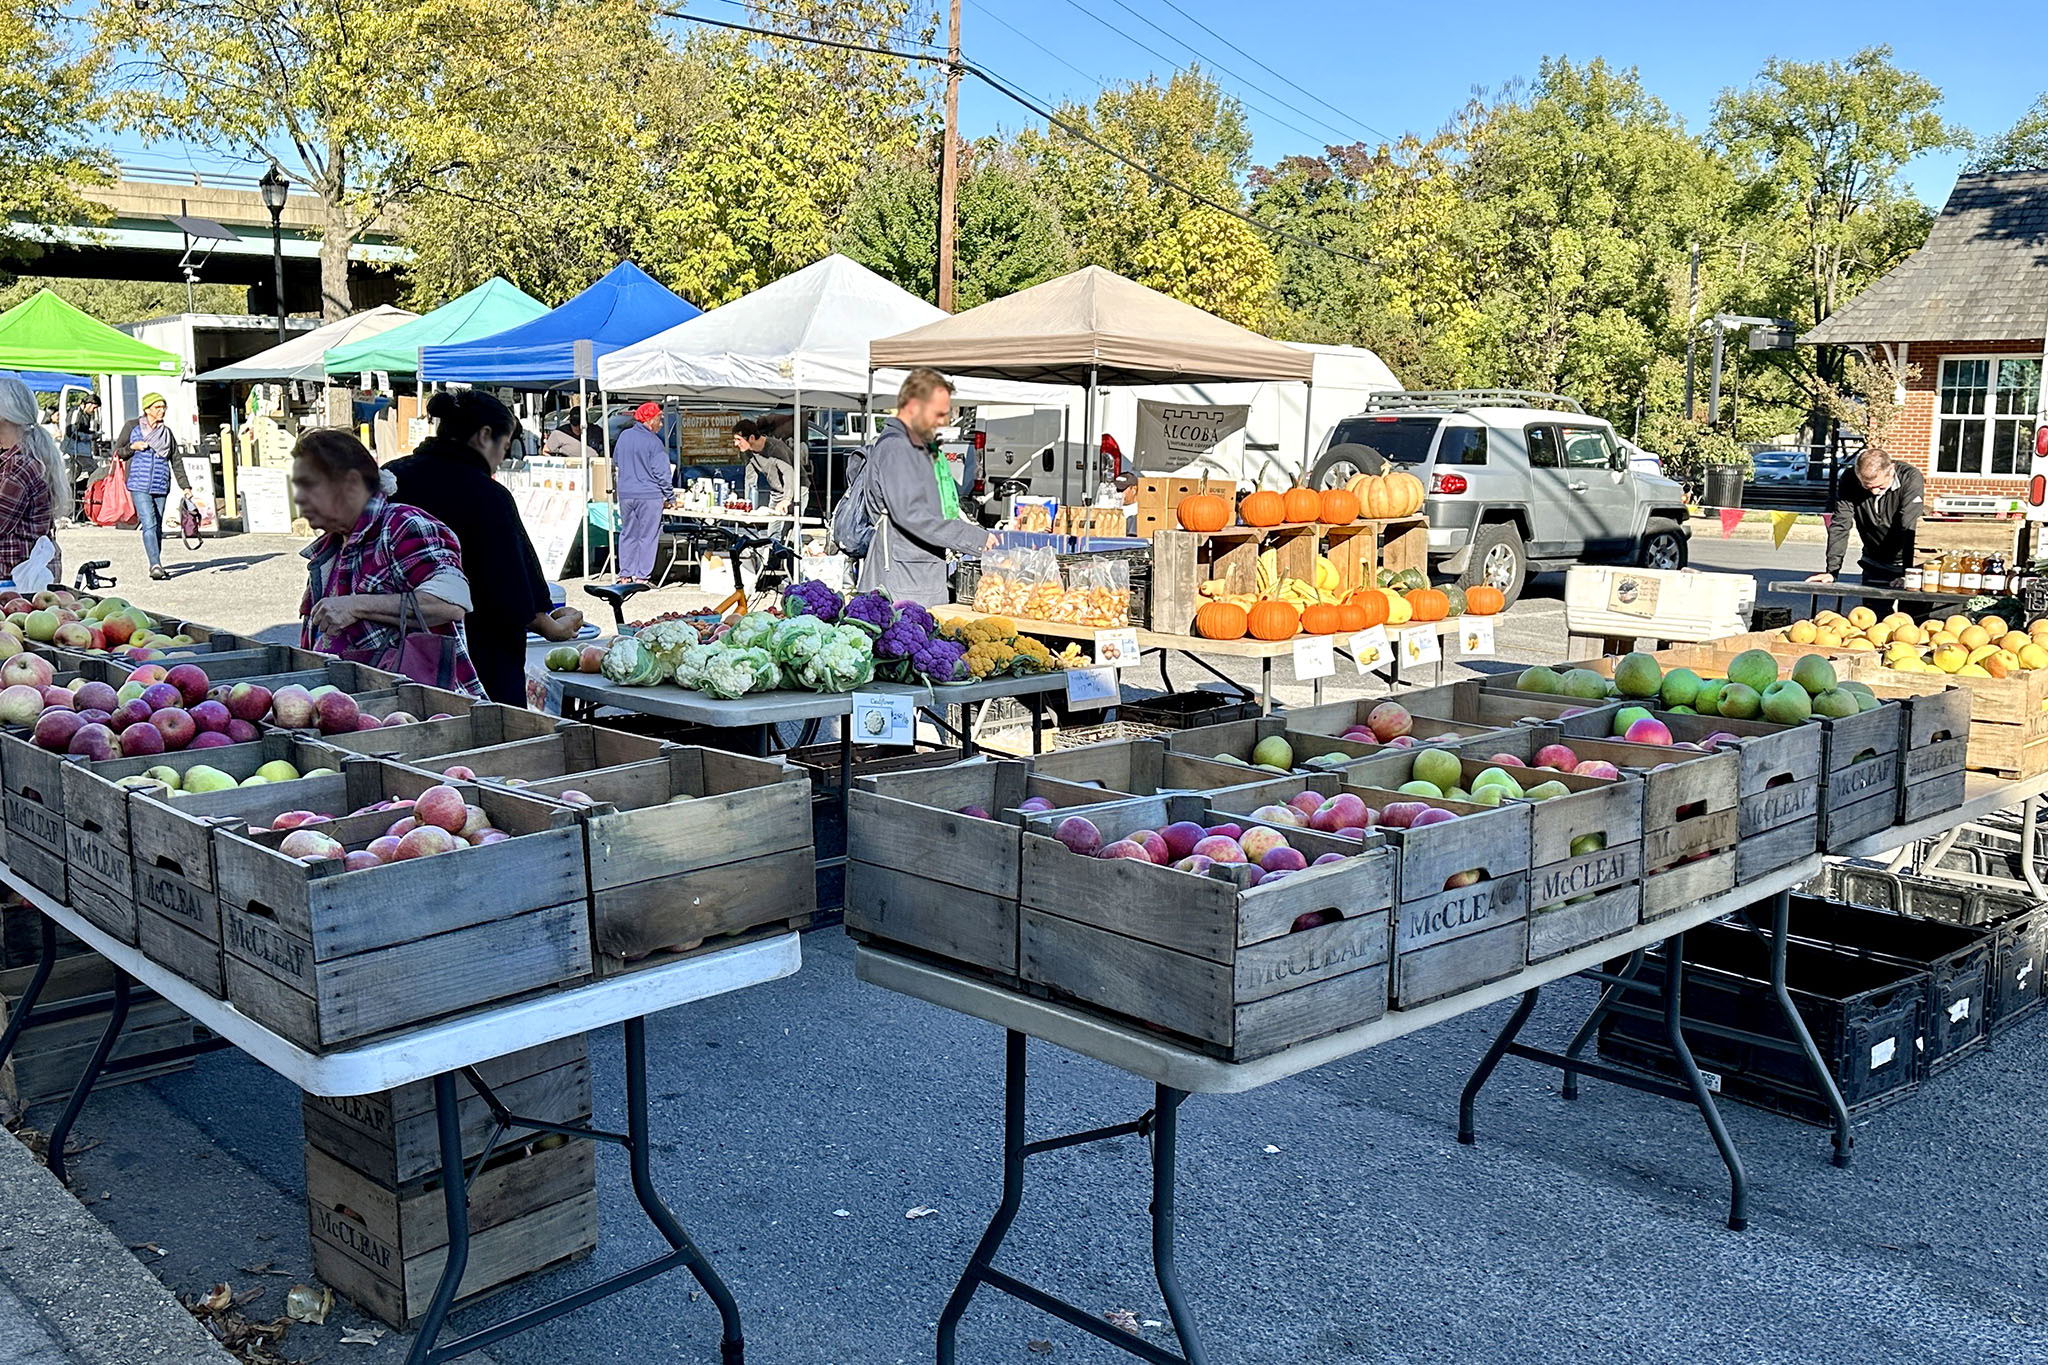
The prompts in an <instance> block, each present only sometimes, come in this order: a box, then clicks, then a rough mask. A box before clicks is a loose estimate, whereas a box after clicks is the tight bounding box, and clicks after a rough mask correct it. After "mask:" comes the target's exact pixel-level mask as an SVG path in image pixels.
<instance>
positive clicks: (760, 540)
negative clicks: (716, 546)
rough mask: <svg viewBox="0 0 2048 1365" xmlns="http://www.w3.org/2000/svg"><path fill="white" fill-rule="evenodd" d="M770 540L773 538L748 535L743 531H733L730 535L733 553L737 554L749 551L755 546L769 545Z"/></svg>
mask: <svg viewBox="0 0 2048 1365" xmlns="http://www.w3.org/2000/svg"><path fill="white" fill-rule="evenodd" d="M772 539H773V537H771V536H759V535H748V534H747V533H746V532H744V531H734V532H733V533H732V548H733V552H734V553H735V554H737V553H738V552H740V551H741V550H751V549H754V548H755V547H757V546H761V545H766V544H768V543H770V541H771V540H772Z"/></svg>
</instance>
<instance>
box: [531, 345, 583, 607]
mask: <svg viewBox="0 0 2048 1365" xmlns="http://www.w3.org/2000/svg"><path fill="white" fill-rule="evenodd" d="M589 405H590V385H589V384H588V383H587V382H586V381H585V380H584V378H583V376H581V375H578V376H577V377H576V410H577V412H578V413H579V414H580V415H581V416H582V418H583V420H584V421H585V422H586V423H588V422H589V421H590V406H589ZM585 429H586V430H588V428H587V427H586V428H585ZM541 439H542V441H543V443H545V441H546V439H547V438H546V437H542V438H541ZM582 531H583V577H584V580H585V581H586V582H587V581H589V579H590V442H588V441H585V442H583V526H582Z"/></svg>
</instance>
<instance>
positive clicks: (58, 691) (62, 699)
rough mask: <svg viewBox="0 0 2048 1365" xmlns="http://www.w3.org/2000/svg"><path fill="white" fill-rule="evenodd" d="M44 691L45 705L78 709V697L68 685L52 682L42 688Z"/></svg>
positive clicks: (14, 685)
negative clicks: (60, 685) (62, 685)
mask: <svg viewBox="0 0 2048 1365" xmlns="http://www.w3.org/2000/svg"><path fill="white" fill-rule="evenodd" d="M7 685H8V686H10V687H31V686H34V684H32V683H9V684H7ZM42 693H43V705H45V706H57V707H61V708H63V709H64V710H66V711H75V710H77V709H78V697H77V695H76V694H75V693H73V692H72V691H71V689H70V688H68V687H59V686H57V684H55V683H51V684H50V685H49V686H48V687H45V688H43V689H42Z"/></svg>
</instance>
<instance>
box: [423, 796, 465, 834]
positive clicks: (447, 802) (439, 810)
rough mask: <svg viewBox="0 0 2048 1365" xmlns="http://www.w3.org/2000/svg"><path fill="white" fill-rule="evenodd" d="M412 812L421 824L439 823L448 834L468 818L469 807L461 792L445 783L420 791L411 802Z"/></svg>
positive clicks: (457, 829)
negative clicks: (416, 797)
mask: <svg viewBox="0 0 2048 1365" xmlns="http://www.w3.org/2000/svg"><path fill="white" fill-rule="evenodd" d="M412 813H413V815H414V816H415V817H417V818H418V820H419V822H420V823H421V824H422V825H439V826H440V827H441V828H442V829H445V830H447V831H448V832H449V833H450V834H454V833H457V832H458V831H460V830H461V828H462V826H463V823H464V822H465V821H467V820H468V819H469V807H468V805H467V803H465V802H464V801H463V799H462V793H461V792H459V791H457V790H456V789H455V788H453V787H450V786H446V785H443V786H436V787H429V788H427V789H426V790H425V791H423V792H421V793H420V794H419V798H418V799H417V800H416V801H414V802H413V807H412Z"/></svg>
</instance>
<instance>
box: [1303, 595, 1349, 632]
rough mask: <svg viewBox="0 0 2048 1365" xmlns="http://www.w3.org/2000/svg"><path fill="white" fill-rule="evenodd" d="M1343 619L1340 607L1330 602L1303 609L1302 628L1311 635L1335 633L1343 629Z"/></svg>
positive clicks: (1318, 603)
mask: <svg viewBox="0 0 2048 1365" xmlns="http://www.w3.org/2000/svg"><path fill="white" fill-rule="evenodd" d="M1342 620H1343V618H1342V615H1341V614H1340V611H1339V609H1338V608H1337V607H1334V606H1332V605H1331V604H1330V603H1328V602H1317V603H1314V604H1312V605H1310V606H1306V607H1303V608H1302V609H1301V628H1302V629H1303V630H1305V631H1307V632H1308V633H1309V634H1311V635H1335V634H1336V633H1337V632H1338V631H1339V630H1341V629H1343V625H1342Z"/></svg>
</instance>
